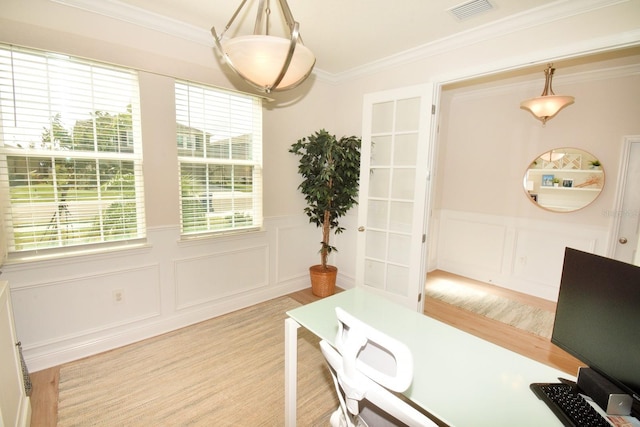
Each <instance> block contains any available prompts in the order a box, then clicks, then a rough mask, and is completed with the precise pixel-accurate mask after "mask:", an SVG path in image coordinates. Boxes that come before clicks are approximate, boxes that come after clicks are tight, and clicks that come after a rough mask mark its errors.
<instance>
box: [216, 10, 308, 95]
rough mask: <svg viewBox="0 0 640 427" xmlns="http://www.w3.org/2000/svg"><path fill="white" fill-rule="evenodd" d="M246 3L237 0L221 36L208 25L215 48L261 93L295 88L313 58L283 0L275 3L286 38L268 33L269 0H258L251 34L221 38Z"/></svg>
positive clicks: (300, 81)
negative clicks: (286, 32) (238, 2)
mask: <svg viewBox="0 0 640 427" xmlns="http://www.w3.org/2000/svg"><path fill="white" fill-rule="evenodd" d="M246 3H247V0H243V1H242V3H240V6H239V7H238V9H237V10H236V11H235V13H234V14H233V16H232V17H231V19H230V20H229V23H228V24H227V26H226V27H225V28H224V31H222V33H221V34H220V36H218V35H217V33H216V30H215V28H213V27H212V28H211V34H212V35H213V38H214V39H215V43H216V47H217V48H218V51H219V52H220V54H221V55H222V56H223V58H224V60H225V62H226V63H227V64H228V65H229V67H231V69H232V70H233V71H234V72H235V73H236V74H238V75H239V76H240V77H242V78H243V79H244V80H245V81H247V83H249V84H251V85H252V86H254V87H255V88H257V89H259V90H261V91H263V92H266V93H270V92H272V91H278V90H287V89H293V88H295V87H296V86H298V85H299V84H300V83H302V82H303V81H305V80H306V78H307V77H309V75H310V74H311V71H312V70H313V66H314V65H315V62H316V58H315V56H314V54H313V53H312V52H311V50H309V48H307V47H306V46H305V45H304V44H303V43H302V38H301V37H300V25H299V24H298V23H297V22H296V21H295V20H294V18H293V15H292V13H291V10H290V9H289V5H288V4H287V2H286V0H278V3H279V5H280V8H281V9H282V14H283V16H284V20H285V24H286V27H287V30H288V32H289V34H288V38H284V37H278V36H273V35H270V34H269V15H270V14H271V8H270V7H269V0H266V1H265V0H260V1H259V3H258V12H257V15H256V22H255V25H254V31H253V34H249V35H244V36H238V37H234V38H231V39H226V40H224V39H223V37H224V34H225V33H226V31H227V30H228V29H229V27H231V25H232V24H233V21H234V20H235V19H236V17H237V16H238V14H239V13H240V11H241V10H242V8H243V7H244V6H245V4H246ZM263 19H264V23H263Z"/></svg>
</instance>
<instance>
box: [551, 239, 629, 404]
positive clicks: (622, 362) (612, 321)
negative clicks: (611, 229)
mask: <svg viewBox="0 0 640 427" xmlns="http://www.w3.org/2000/svg"><path fill="white" fill-rule="evenodd" d="M551 342H553V343H554V344H556V345H558V346H559V347H561V348H563V349H564V350H566V351H567V352H569V353H571V354H572V355H574V356H575V357H577V358H578V359H580V360H581V361H582V362H584V363H585V364H587V365H589V366H590V367H591V368H593V369H594V370H596V371H598V372H600V373H601V374H603V375H604V376H606V377H607V378H609V379H610V380H612V381H613V382H614V383H616V384H617V385H618V386H620V387H621V388H623V389H627V391H628V392H630V393H633V394H634V395H635V399H634V400H635V403H634V406H636V407H637V405H638V402H639V399H640V398H639V397H638V396H640V267H637V266H634V265H632V264H627V263H624V262H620V261H616V260H614V259H611V258H605V257H602V256H599V255H594V254H590V253H587V252H582V251H578V250H575V249H571V248H567V249H566V250H565V257H564V265H563V268H562V279H561V281H560V293H559V295H558V305H557V308H556V317H555V323H554V327H553V335H552V338H551Z"/></svg>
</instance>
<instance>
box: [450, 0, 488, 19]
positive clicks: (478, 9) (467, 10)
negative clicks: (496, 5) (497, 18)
mask: <svg viewBox="0 0 640 427" xmlns="http://www.w3.org/2000/svg"><path fill="white" fill-rule="evenodd" d="M491 9H493V6H492V5H491V3H489V1H488V0H471V1H468V2H466V3H462V4H459V5H457V6H454V7H452V8H451V9H449V12H451V13H453V15H454V16H455V17H456V18H458V19H460V20H463V19H467V18H471V17H472V16H475V15H477V14H479V13H482V12H486V11H487V10H491Z"/></svg>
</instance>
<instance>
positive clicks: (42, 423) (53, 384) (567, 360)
mask: <svg viewBox="0 0 640 427" xmlns="http://www.w3.org/2000/svg"><path fill="white" fill-rule="evenodd" d="M435 280H453V281H456V282H458V283H465V284H466V285H468V286H471V287H474V288H481V289H484V290H486V291H488V292H491V293H495V294H498V295H502V296H505V297H507V298H511V299H514V300H517V301H520V302H523V303H526V304H530V305H533V306H536V307H539V308H542V309H546V310H549V311H554V310H555V304H554V303H553V302H550V301H547V300H543V299H540V298H535V297H532V296H530V295H526V294H520V293H517V292H513V291H509V290H506V289H503V288H499V287H496V286H491V285H487V284H484V283H481V282H477V281H473V280H470V279H466V278H462V277H460V276H455V275H452V274H450V273H446V272H442V271H433V272H430V273H429V274H428V275H427V286H429V284H430V283H433V281H435ZM289 296H290V297H291V298H293V299H295V300H296V301H298V302H299V303H301V304H308V303H310V302H313V301H315V300H317V299H318V297H316V296H314V295H313V294H312V293H311V289H305V290H302V291H298V292H294V293H292V294H290V295H289ZM424 313H425V314H426V315H427V316H430V317H433V318H435V319H438V320H440V321H442V322H445V323H448V324H450V325H452V326H455V327H456V328H459V329H461V330H464V331H466V332H469V333H471V334H473V335H476V336H478V337H480V338H483V339H485V340H487V341H490V342H493V343H495V344H497V345H500V346H502V347H504V348H508V349H510V350H512V351H514V352H517V353H520V354H522V355H524V356H527V357H529V358H531V359H534V360H537V361H539V362H542V363H545V364H547V365H550V366H553V367H555V368H557V369H560V370H562V371H564V372H567V373H568V374H571V375H576V374H577V372H578V367H579V366H580V365H581V362H580V361H578V360H577V359H575V358H574V357H572V356H570V355H568V354H567V353H565V352H564V351H563V350H561V349H560V348H558V347H556V346H555V345H553V344H551V342H550V341H549V340H548V339H546V338H542V337H539V336H537V335H534V334H531V333H528V332H524V331H521V330H519V329H517V328H514V327H512V326H509V325H506V324H504V323H501V322H498V321H495V320H492V319H489V318H486V317H484V316H480V315H477V314H473V313H471V312H468V311H465V310H462V309H459V308H457V307H454V306H452V305H449V304H446V303H443V302H441V301H438V300H435V299H430V298H427V299H426V300H425V310H424ZM59 380H60V367H59V366H55V367H53V368H49V369H45V370H42V371H38V372H33V373H32V374H31V381H32V384H33V391H32V394H31V406H32V415H31V426H33V427H55V425H56V423H57V414H58V382H59Z"/></svg>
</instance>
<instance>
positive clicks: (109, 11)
mask: <svg viewBox="0 0 640 427" xmlns="http://www.w3.org/2000/svg"><path fill="white" fill-rule="evenodd" d="M50 1H52V2H54V3H59V4H62V5H65V6H70V7H75V8H77V9H81V10H84V11H87V12H91V13H95V14H98V15H102V16H106V17H108V18H113V19H117V20H119V21H123V22H128V23H130V24H134V25H137V26H139V27H143V28H147V29H149V30H154V31H159V32H161V33H164V34H168V35H170V36H174V37H178V38H181V39H184V40H188V41H191V42H194V43H198V44H201V45H204V46H209V47H213V46H214V44H215V43H214V41H213V36H212V35H211V33H210V32H209V31H207V30H205V29H202V28H200V27H196V26H195V25H191V24H187V23H186V22H183V21H179V20H177V19H173V18H169V17H167V16H164V15H160V14H158V13H154V12H150V11H148V10H146V9H142V8H139V7H137V6H132V5H130V4H127V3H123V2H121V1H118V0H50Z"/></svg>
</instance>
